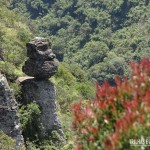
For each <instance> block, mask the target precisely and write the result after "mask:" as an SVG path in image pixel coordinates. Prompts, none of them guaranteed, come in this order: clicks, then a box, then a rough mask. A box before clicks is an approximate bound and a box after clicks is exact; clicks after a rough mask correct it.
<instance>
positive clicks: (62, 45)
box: [10, 0, 150, 84]
mask: <svg viewBox="0 0 150 150" xmlns="http://www.w3.org/2000/svg"><path fill="white" fill-rule="evenodd" d="M10 8H11V9H12V10H13V11H15V12H17V13H20V14H24V16H25V17H27V18H29V20H28V26H29V28H32V26H34V27H35V28H36V33H35V34H36V35H38V36H39V35H41V36H50V37H51V40H52V43H53V49H54V50H55V53H57V57H58V59H59V60H61V61H65V62H67V63H69V64H70V63H73V64H78V65H80V66H81V68H83V69H84V70H86V72H87V73H88V77H89V78H94V79H96V80H98V81H99V82H100V83H102V82H103V80H104V79H106V80H109V81H110V82H111V83H112V84H113V76H114V74H119V75H120V76H122V75H124V74H128V69H127V66H128V62H129V60H131V59H133V60H140V59H141V57H145V56H146V57H148V56H149V55H150V49H149V46H150V44H149V43H150V41H149V39H150V38H149V36H148V35H149V32H150V24H149V22H150V18H149V15H150V4H149V0H117V1H116V0H105V1H103V0H99V1H97V0H93V1H91V0H87V1H85V0H53V1H51V2H49V1H47V0H38V1H37V0H34V1H33V0H32V1H31V0H28V1H26V0H21V1H17V0H13V1H12V3H11V5H10Z"/></svg>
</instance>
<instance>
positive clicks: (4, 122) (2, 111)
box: [0, 74, 24, 148]
mask: <svg viewBox="0 0 150 150" xmlns="http://www.w3.org/2000/svg"><path fill="white" fill-rule="evenodd" d="M16 110H17V103H16V100H15V98H14V94H13V91H12V90H11V89H10V87H9V85H8V83H7V80H6V78H5V77H4V76H3V75H2V74H0V130H1V131H3V132H4V133H5V134H7V135H8V136H10V137H12V138H13V139H15V140H16V147H18V148H19V146H20V145H22V144H23V141H24V140H23V136H22V131H21V125H20V121H19V117H18V114H17V111H16Z"/></svg>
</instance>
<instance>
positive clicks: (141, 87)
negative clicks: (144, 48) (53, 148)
mask: <svg viewBox="0 0 150 150" xmlns="http://www.w3.org/2000/svg"><path fill="white" fill-rule="evenodd" d="M130 66H131V69H132V70H131V78H130V79H127V78H124V79H123V81H121V80H120V79H119V78H118V77H116V78H115V81H116V86H110V85H109V83H108V82H107V81H106V82H104V84H103V85H102V86H99V84H97V89H96V90H97V91H96V98H95V99H94V100H93V101H88V102H87V103H86V104H83V102H82V101H80V102H77V103H75V104H74V105H73V111H74V122H73V125H74V130H75V133H76V144H77V146H76V149H77V150H87V149H89V150H90V149H91V150H98V149H99V150H101V149H105V150H110V149H111V150H116V149H117V150H120V149H133V150H137V149H139V147H140V146H142V144H141V145H140V144H139V146H138V148H137V147H136V146H135V147H134V146H132V145H131V143H130V139H136V140H138V139H140V138H141V136H143V138H145V139H146V138H148V136H149V135H148V134H149V132H150V128H149V124H150V101H149V97H150V59H143V60H142V61H141V62H140V63H131V65H130ZM133 144H134V143H133ZM143 145H145V143H143ZM145 149H149V147H148V146H147V147H145Z"/></svg>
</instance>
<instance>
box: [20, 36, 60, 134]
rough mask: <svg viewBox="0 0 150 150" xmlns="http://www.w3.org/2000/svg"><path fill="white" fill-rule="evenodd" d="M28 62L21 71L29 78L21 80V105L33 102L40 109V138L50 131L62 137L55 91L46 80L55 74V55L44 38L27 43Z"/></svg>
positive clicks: (56, 64)
mask: <svg viewBox="0 0 150 150" xmlns="http://www.w3.org/2000/svg"><path fill="white" fill-rule="evenodd" d="M26 47H27V56H28V57H29V58H28V60H27V61H26V62H25V65H24V66H23V68H22V70H23V72H24V73H25V74H27V75H28V76H33V77H34V78H29V79H25V80H22V82H21V85H22V103H23V104H29V103H31V102H33V101H35V102H36V103H37V104H38V105H39V106H40V108H41V111H42V113H41V116H40V117H39V118H38V120H37V121H38V124H41V126H42V127H41V128H40V133H39V134H40V137H47V136H49V135H50V133H51V132H52V131H57V132H58V133H59V135H61V136H62V137H63V132H62V130H61V125H60V122H59V119H58V117H57V114H56V102H55V101H56V91H55V87H54V85H53V84H52V83H51V82H50V81H49V80H48V79H49V78H50V77H51V76H52V75H54V74H55V73H56V72H57V66H58V63H57V62H56V61H55V60H54V58H55V55H54V54H53V52H52V50H51V49H49V47H50V42H48V41H47V40H46V39H44V38H35V39H33V40H32V41H31V42H29V43H27V45H26Z"/></svg>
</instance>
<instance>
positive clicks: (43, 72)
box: [22, 59, 58, 79]
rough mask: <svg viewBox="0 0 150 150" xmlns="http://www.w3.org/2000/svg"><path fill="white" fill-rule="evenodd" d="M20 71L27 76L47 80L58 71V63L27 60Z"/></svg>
mask: <svg viewBox="0 0 150 150" xmlns="http://www.w3.org/2000/svg"><path fill="white" fill-rule="evenodd" d="M22 70H23V72H24V73H25V74H26V75H28V76H32V77H35V78H37V79H48V78H50V77H51V76H53V75H54V74H55V73H56V72H57V71H58V63H57V62H56V61H45V60H34V59H28V60H27V61H26V62H25V65H24V66H23V67H22Z"/></svg>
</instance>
